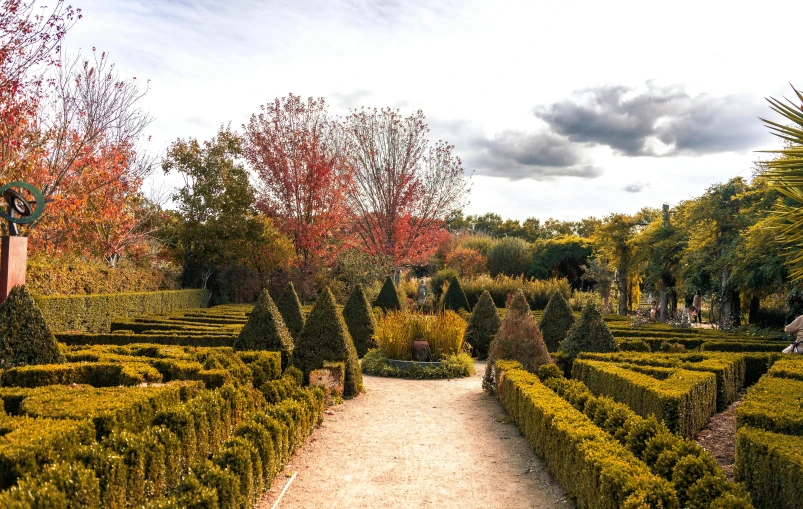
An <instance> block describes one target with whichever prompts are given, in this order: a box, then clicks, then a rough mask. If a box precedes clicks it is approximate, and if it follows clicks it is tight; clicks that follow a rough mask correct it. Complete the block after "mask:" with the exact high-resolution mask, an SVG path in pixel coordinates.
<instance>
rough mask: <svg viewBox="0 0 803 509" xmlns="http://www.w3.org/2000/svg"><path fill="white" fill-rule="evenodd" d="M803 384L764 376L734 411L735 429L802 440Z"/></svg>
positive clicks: (789, 379)
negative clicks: (800, 437) (744, 427)
mask: <svg viewBox="0 0 803 509" xmlns="http://www.w3.org/2000/svg"><path fill="white" fill-rule="evenodd" d="M801 395H803V380H796V379H793V378H778V377H775V376H765V377H763V378H761V380H759V381H758V383H756V384H755V385H754V386H753V387H751V388H750V389H748V391H747V395H746V396H745V398H744V403H742V405H741V406H740V407H739V408H738V409H737V410H736V427H737V428H739V427H741V426H751V427H753V428H760V429H763V430H766V431H771V432H773V433H783V434H786V435H797V436H803V407H802V406H801V397H802V396H801Z"/></svg>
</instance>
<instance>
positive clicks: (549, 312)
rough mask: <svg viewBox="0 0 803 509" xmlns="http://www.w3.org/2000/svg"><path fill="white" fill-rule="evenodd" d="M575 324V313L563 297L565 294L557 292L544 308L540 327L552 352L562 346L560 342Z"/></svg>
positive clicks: (539, 323) (548, 348)
mask: <svg viewBox="0 0 803 509" xmlns="http://www.w3.org/2000/svg"><path fill="white" fill-rule="evenodd" d="M572 325H574V315H573V314H572V309H571V308H570V307H569V303H568V302H566V299H564V298H563V294H561V293H560V292H555V293H553V294H552V297H550V298H549V303H548V304H547V305H546V308H545V309H544V314H543V316H541V321H540V322H538V328H539V329H541V334H542V335H543V336H544V343H546V348H547V350H549V351H550V352H556V351H558V349H559V348H560V342H561V341H563V340H564V339H566V334H567V333H568V332H569V329H571V328H572Z"/></svg>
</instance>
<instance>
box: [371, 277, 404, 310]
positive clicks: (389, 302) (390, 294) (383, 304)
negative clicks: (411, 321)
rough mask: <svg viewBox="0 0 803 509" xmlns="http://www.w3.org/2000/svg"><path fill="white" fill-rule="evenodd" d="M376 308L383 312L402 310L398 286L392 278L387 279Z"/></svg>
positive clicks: (378, 296) (377, 298)
mask: <svg viewBox="0 0 803 509" xmlns="http://www.w3.org/2000/svg"><path fill="white" fill-rule="evenodd" d="M374 306H375V307H378V308H381V309H382V311H398V310H400V309H401V308H402V306H401V301H400V300H399V294H398V293H397V292H396V285H394V284H393V279H391V277H390V276H388V277H387V279H385V284H384V285H382V289H381V290H380V291H379V295H377V296H376V301H375V302H374Z"/></svg>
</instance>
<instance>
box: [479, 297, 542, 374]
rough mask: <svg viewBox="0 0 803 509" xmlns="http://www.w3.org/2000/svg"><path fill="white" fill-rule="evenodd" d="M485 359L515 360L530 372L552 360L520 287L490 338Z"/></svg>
mask: <svg viewBox="0 0 803 509" xmlns="http://www.w3.org/2000/svg"><path fill="white" fill-rule="evenodd" d="M488 358H489V359H508V360H515V361H518V362H520V363H521V364H522V365H523V366H524V368H525V369H527V370H528V371H531V372H533V373H534V372H535V371H536V370H537V369H538V368H539V367H540V366H541V365H543V364H551V363H552V362H553V360H552V357H550V355H549V352H547V348H546V345H545V344H544V339H543V338H542V337H541V331H540V330H538V324H536V323H535V318H534V317H533V315H532V313H531V312H530V306H529V304H527V299H526V298H525V297H524V293H523V292H522V291H521V290H518V291H517V292H516V296H515V297H513V300H512V301H511V302H510V306H509V308H508V312H507V314H506V315H505V319H504V320H503V321H502V325H501V326H500V327H499V331H498V332H497V333H496V336H494V339H493V341H491V345H490V347H489V349H488Z"/></svg>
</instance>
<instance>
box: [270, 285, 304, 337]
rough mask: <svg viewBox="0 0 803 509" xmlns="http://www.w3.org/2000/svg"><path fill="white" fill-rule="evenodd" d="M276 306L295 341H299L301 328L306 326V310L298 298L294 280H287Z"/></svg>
mask: <svg viewBox="0 0 803 509" xmlns="http://www.w3.org/2000/svg"><path fill="white" fill-rule="evenodd" d="M276 308H277V309H278V310H279V313H281V315H282V318H283V319H284V324H285V325H286V326H287V330H288V331H290V336H291V337H292V338H293V342H295V341H298V337H299V336H300V335H301V330H302V329H303V328H304V312H303V311H302V310H301V301H300V300H298V294H297V293H296V288H295V286H293V282H292V281H288V282H287V286H285V287H284V290H283V291H282V294H281V295H279V299H278V300H277V301H276Z"/></svg>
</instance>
